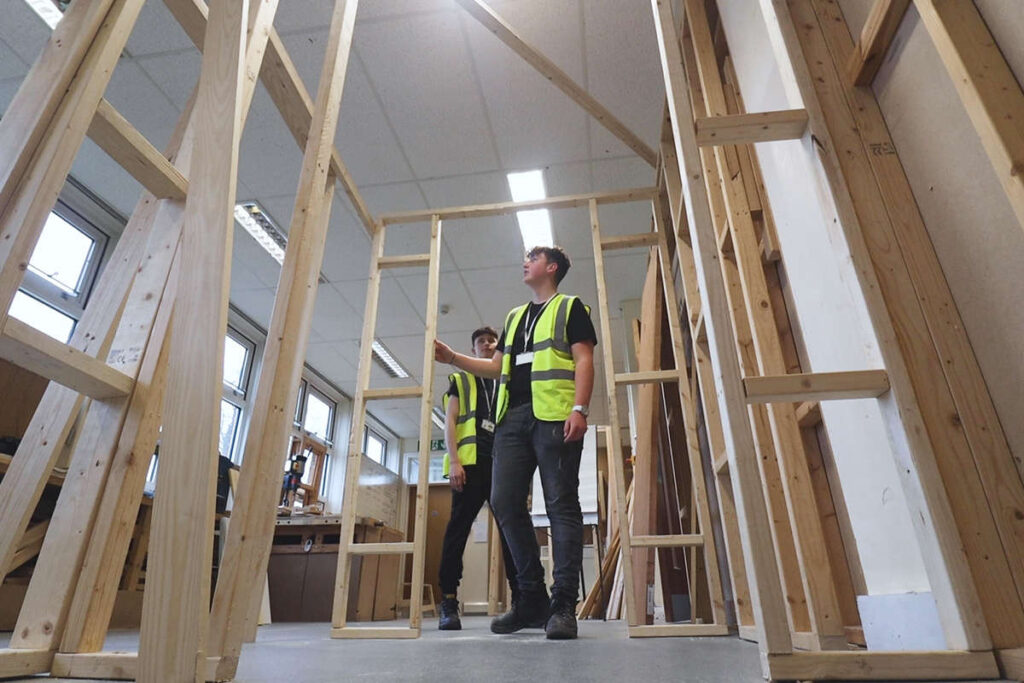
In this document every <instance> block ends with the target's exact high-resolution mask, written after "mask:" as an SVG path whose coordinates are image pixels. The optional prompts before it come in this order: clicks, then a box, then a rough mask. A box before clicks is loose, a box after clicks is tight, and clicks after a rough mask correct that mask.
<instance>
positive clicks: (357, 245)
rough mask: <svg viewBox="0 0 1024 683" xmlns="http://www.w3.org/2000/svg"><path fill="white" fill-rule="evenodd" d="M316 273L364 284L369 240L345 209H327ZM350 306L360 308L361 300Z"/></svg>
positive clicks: (368, 254)
mask: <svg viewBox="0 0 1024 683" xmlns="http://www.w3.org/2000/svg"><path fill="white" fill-rule="evenodd" d="M335 194H336V195H337V191H335ZM335 204H337V201H335ZM320 272H321V273H323V274H324V277H326V278H327V279H328V280H330V281H331V282H340V281H352V280H358V281H361V282H363V284H364V286H365V282H366V278H367V277H368V276H369V273H370V240H369V238H368V237H367V236H366V233H365V232H363V230H362V227H361V226H359V225H356V224H355V221H354V220H353V219H352V218H351V216H349V214H348V212H347V211H345V210H344V209H343V208H340V207H338V206H335V207H334V209H333V210H332V211H331V225H330V228H329V229H328V231H327V243H326V244H325V245H324V260H323V263H322V264H321V266H320ZM349 303H352V302H351V301H350V302H349ZM354 307H355V310H357V311H362V310H363V304H362V303H358V304H357V305H355V306H354Z"/></svg>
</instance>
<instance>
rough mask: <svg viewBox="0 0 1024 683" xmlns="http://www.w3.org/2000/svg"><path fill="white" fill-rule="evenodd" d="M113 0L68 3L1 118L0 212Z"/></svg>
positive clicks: (16, 185)
mask: <svg viewBox="0 0 1024 683" xmlns="http://www.w3.org/2000/svg"><path fill="white" fill-rule="evenodd" d="M113 1H114V0H99V1H98V2H80V3H77V4H76V5H75V6H74V7H71V6H68V9H67V12H66V13H65V14H64V17H63V19H62V20H61V21H60V23H58V24H57V27H56V28H55V29H54V30H53V33H51V34H50V38H49V40H47V42H46V46H45V47H44V48H43V52H42V54H41V55H40V56H39V58H38V59H37V60H36V61H35V63H33V64H32V68H31V69H30V70H29V72H28V74H27V75H26V76H25V78H24V80H22V82H21V85H20V86H19V87H18V92H17V93H15V95H14V98H13V99H12V100H11V103H10V104H9V105H8V106H7V108H6V109H5V110H4V117H3V119H2V120H0V213H2V212H3V211H4V209H5V208H6V207H7V203H8V201H10V199H11V197H12V196H13V195H14V192H15V191H16V190H17V188H18V185H19V184H20V182H21V178H22V176H23V174H24V173H25V170H26V169H27V168H28V164H29V162H30V161H31V160H32V157H33V155H34V154H35V152H36V149H37V148H38V146H39V144H40V142H41V141H42V140H43V137H44V136H45V135H46V134H47V132H49V131H50V130H51V126H50V123H51V121H52V119H53V117H54V115H55V114H56V112H57V109H58V107H59V105H60V103H61V101H62V99H63V97H64V94H65V92H66V91H67V89H68V86H69V85H70V83H71V81H72V79H73V77H74V76H75V74H76V72H77V71H78V67H79V65H80V64H81V62H82V59H83V58H84V57H85V53H86V51H87V50H88V49H89V47H90V46H91V45H92V42H93V39H94V38H95V37H96V33H97V31H98V30H99V28H100V25H101V23H102V22H103V20H104V18H106V16H107V13H108V12H109V10H110V6H111V5H112V4H113Z"/></svg>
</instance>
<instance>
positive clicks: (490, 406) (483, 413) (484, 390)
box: [448, 375, 498, 465]
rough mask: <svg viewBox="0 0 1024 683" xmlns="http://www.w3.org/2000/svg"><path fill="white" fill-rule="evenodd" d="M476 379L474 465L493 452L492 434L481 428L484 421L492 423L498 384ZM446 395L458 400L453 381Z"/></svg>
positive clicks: (489, 380) (488, 380)
mask: <svg viewBox="0 0 1024 683" xmlns="http://www.w3.org/2000/svg"><path fill="white" fill-rule="evenodd" d="M471 376H472V375H471ZM474 379H476V464H478V465H480V464H481V459H483V458H490V457H491V452H492V451H493V450H494V433H493V432H489V431H487V430H486V429H484V428H483V427H482V426H481V424H480V423H481V422H483V421H484V420H490V421H491V422H494V406H495V403H496V402H497V400H498V382H497V380H493V379H481V378H479V377H474ZM448 395H449V396H451V397H452V400H455V401H458V400H459V389H458V387H457V386H456V385H455V380H454V379H452V383H451V384H450V385H449V386H448Z"/></svg>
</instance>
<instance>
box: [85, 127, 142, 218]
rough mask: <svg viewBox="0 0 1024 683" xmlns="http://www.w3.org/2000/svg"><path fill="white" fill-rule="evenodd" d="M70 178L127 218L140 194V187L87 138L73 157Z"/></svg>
mask: <svg viewBox="0 0 1024 683" xmlns="http://www.w3.org/2000/svg"><path fill="white" fill-rule="evenodd" d="M71 175H73V176H74V177H75V179H76V180H78V181H80V182H81V183H82V184H83V185H85V186H86V187H88V188H89V189H90V190H91V191H92V192H94V193H96V194H97V195H98V196H99V197H102V198H103V199H104V201H106V202H107V203H109V204H110V205H111V206H113V207H114V208H115V209H117V210H118V211H120V212H121V213H123V214H124V215H126V216H127V215H129V214H130V213H131V212H132V209H134V208H135V203H136V202H137V201H138V200H139V195H140V194H141V193H142V186H141V185H139V183H138V182H137V181H136V180H135V179H134V178H132V177H131V176H130V175H128V173H127V172H126V171H125V170H124V169H123V168H121V166H120V165H118V163H117V162H116V161H114V160H113V159H111V158H110V157H109V156H107V153H106V152H104V151H103V150H102V149H100V148H99V147H97V146H96V143H94V142H93V141H92V140H89V139H88V138H86V139H85V141H84V142H83V143H82V146H81V147H80V148H79V150H78V154H77V155H76V156H75V161H74V163H73V164H72V165H71Z"/></svg>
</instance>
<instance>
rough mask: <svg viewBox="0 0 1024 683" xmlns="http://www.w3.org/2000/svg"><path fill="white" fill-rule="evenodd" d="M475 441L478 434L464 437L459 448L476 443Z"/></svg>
mask: <svg viewBox="0 0 1024 683" xmlns="http://www.w3.org/2000/svg"><path fill="white" fill-rule="evenodd" d="M475 443H476V436H475V435H474V436H467V437H466V438H465V439H462V440H461V441H459V443H458V446H457V448H462V447H463V446H468V445H470V444H475Z"/></svg>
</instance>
